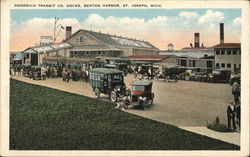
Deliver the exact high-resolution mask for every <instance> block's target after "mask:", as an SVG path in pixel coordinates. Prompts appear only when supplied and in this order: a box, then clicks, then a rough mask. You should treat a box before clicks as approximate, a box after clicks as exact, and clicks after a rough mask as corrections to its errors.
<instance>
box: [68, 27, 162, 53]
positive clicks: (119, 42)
mask: <svg viewBox="0 0 250 157" xmlns="http://www.w3.org/2000/svg"><path fill="white" fill-rule="evenodd" d="M79 32H86V33H88V34H89V35H91V36H92V37H94V38H95V39H97V40H99V41H101V42H102V43H104V44H105V45H115V46H120V47H136V48H147V49H153V50H159V49H158V48H157V47H155V46H153V45H152V44H151V43H149V42H147V41H142V40H136V39H132V38H126V37H121V36H116V35H110V34H105V33H101V32H94V31H88V30H84V29H80V30H78V31H77V32H75V33H74V34H72V35H71V36H70V37H68V38H67V39H66V40H65V41H67V40H69V39H71V38H72V37H74V36H75V35H76V34H78V33H79Z"/></svg>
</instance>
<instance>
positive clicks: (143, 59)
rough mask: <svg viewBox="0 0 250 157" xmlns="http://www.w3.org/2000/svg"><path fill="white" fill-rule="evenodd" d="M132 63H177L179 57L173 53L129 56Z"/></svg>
mask: <svg viewBox="0 0 250 157" xmlns="http://www.w3.org/2000/svg"><path fill="white" fill-rule="evenodd" d="M128 58H129V59H130V60H131V62H132V63H135V64H153V63H171V64H173V65H177V63H178V61H177V57H176V56H173V55H155V56H141V55H139V56H129V57H128Z"/></svg>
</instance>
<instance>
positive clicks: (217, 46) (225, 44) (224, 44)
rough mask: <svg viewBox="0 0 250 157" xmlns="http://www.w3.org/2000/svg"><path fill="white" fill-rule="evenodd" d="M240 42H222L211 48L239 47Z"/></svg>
mask: <svg viewBox="0 0 250 157" xmlns="http://www.w3.org/2000/svg"><path fill="white" fill-rule="evenodd" d="M240 47H241V44H240V43H222V44H218V45H215V46H213V47H212V48H240Z"/></svg>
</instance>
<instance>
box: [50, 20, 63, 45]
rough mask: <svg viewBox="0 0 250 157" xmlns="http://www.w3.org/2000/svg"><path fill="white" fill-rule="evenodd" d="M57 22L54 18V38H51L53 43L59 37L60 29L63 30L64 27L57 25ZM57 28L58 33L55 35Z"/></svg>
mask: <svg viewBox="0 0 250 157" xmlns="http://www.w3.org/2000/svg"><path fill="white" fill-rule="evenodd" d="M58 20H59V17H55V23H54V36H53V42H54V43H55V42H56V38H57V36H58V35H59V33H60V31H61V29H64V27H63V26H62V25H61V24H57V22H58ZM58 28H59V30H58V32H57V33H56V31H57V29H58Z"/></svg>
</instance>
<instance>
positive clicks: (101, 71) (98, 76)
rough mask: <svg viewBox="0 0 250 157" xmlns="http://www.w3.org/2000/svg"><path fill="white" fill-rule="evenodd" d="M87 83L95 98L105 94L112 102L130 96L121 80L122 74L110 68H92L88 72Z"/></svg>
mask: <svg viewBox="0 0 250 157" xmlns="http://www.w3.org/2000/svg"><path fill="white" fill-rule="evenodd" d="M89 83H90V85H91V86H92V89H93V91H94V94H95V96H96V98H99V97H100V94H101V93H103V94H107V95H109V98H110V100H111V101H112V102H116V101H117V98H118V97H124V96H127V95H128V94H130V91H129V90H128V89H127V88H126V85H125V83H124V79H123V72H122V71H120V70H117V69H110V68H93V69H90V71H89Z"/></svg>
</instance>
